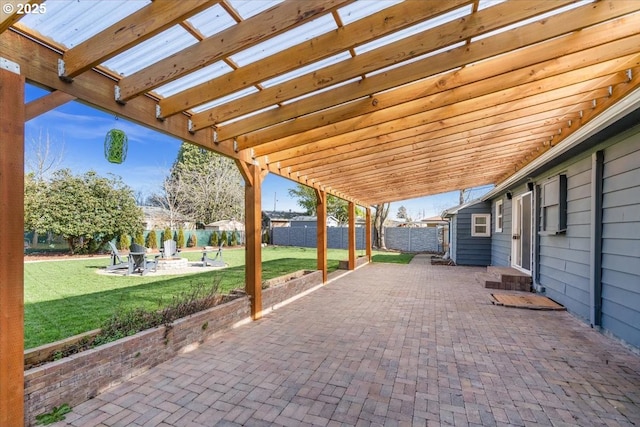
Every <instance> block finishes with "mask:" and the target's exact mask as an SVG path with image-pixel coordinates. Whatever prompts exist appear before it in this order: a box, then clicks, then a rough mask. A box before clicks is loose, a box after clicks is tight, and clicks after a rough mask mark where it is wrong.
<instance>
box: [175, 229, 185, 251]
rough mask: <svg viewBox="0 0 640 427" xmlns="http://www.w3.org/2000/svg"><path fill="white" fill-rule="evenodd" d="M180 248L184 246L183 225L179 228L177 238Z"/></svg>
mask: <svg viewBox="0 0 640 427" xmlns="http://www.w3.org/2000/svg"><path fill="white" fill-rule="evenodd" d="M176 242H177V244H178V248H184V230H183V229H182V227H180V228H178V237H177V239H176Z"/></svg>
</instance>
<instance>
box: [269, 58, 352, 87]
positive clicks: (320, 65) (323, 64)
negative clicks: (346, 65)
mask: <svg viewBox="0 0 640 427" xmlns="http://www.w3.org/2000/svg"><path fill="white" fill-rule="evenodd" d="M350 58H351V54H350V53H349V52H343V53H339V54H338V55H334V56H332V57H329V58H325V59H323V60H321V61H317V62H314V63H312V64H309V65H307V66H305V67H302V68H298V69H297V70H294V71H291V72H290V73H286V74H283V75H281V76H278V77H275V78H273V79H270V80H265V81H264V82H262V83H261V84H262V85H263V86H264V87H270V86H276V85H278V84H280V83H283V82H286V81H288V80H292V79H295V78H296V77H300V76H303V75H305V74H308V73H312V72H314V71H317V70H320V69H322V68H324V67H328V66H329V65H333V64H337V63H338V62H342V61H346V60H347V59H350Z"/></svg>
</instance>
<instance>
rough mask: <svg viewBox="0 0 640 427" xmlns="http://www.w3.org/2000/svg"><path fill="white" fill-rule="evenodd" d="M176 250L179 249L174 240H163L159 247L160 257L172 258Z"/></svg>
mask: <svg viewBox="0 0 640 427" xmlns="http://www.w3.org/2000/svg"><path fill="white" fill-rule="evenodd" d="M178 252H180V249H178V244H177V243H176V241H175V240H165V241H164V243H163V244H162V248H161V249H160V253H161V254H162V258H165V259H169V258H173V257H174V256H176V255H177V254H178Z"/></svg>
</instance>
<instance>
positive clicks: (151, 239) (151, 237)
mask: <svg viewBox="0 0 640 427" xmlns="http://www.w3.org/2000/svg"><path fill="white" fill-rule="evenodd" d="M145 246H146V247H148V248H151V249H156V248H157V247H158V236H156V232H155V230H151V231H149V234H147V244H146V245H145Z"/></svg>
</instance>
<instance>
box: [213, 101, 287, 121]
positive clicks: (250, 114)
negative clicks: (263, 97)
mask: <svg viewBox="0 0 640 427" xmlns="http://www.w3.org/2000/svg"><path fill="white" fill-rule="evenodd" d="M276 108H280V107H279V106H277V105H270V106H268V107H266V108H263V109H261V110H258V111H253V112H251V113H249V114H245V115H244V116H240V117H236V118H234V119H231V120H228V121H226V122H222V123H219V126H226V125H229V124H231V123H234V122H239V121H240V120H244V119H246V118H248V117H251V116H256V115H258V114H260V113H264V112H265V111H269V110H275V109H276Z"/></svg>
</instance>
